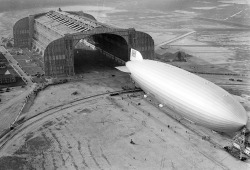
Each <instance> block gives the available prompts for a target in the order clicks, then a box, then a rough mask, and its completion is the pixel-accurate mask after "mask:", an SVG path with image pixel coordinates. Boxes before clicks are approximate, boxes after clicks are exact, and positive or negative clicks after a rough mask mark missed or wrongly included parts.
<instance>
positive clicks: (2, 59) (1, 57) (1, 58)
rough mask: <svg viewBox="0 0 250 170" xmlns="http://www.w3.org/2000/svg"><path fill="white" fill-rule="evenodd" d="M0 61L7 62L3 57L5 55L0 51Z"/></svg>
mask: <svg viewBox="0 0 250 170" xmlns="http://www.w3.org/2000/svg"><path fill="white" fill-rule="evenodd" d="M0 62H1V63H8V60H7V59H6V58H5V56H4V55H3V54H2V53H1V52H0Z"/></svg>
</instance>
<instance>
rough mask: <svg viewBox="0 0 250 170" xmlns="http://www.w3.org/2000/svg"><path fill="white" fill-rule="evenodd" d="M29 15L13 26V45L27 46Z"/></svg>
mask: <svg viewBox="0 0 250 170" xmlns="http://www.w3.org/2000/svg"><path fill="white" fill-rule="evenodd" d="M29 34H30V30H29V17H25V18H23V19H21V20H19V21H17V22H16V23H15V25H14V27H13V37H14V47H20V48H26V47H29V38H30V35H29Z"/></svg>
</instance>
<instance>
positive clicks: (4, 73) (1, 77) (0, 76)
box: [0, 68, 16, 84]
mask: <svg viewBox="0 0 250 170" xmlns="http://www.w3.org/2000/svg"><path fill="white" fill-rule="evenodd" d="M15 82H16V77H15V76H13V75H12V74H11V73H10V72H9V70H8V69H7V68H2V69H0V84H10V83H15Z"/></svg>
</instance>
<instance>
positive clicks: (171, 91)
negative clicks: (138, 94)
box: [126, 60, 247, 132]
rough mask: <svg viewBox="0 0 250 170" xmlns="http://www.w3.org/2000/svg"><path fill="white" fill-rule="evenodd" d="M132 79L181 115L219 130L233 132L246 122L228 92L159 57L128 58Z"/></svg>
mask: <svg viewBox="0 0 250 170" xmlns="http://www.w3.org/2000/svg"><path fill="white" fill-rule="evenodd" d="M126 67H127V68H128V70H129V71H130V73H131V77H132V79H133V80H134V81H135V82H136V83H137V84H138V85H139V86H140V87H141V88H142V89H143V90H144V91H145V92H146V93H149V94H151V95H153V96H154V97H155V98H156V99H157V100H159V102H161V103H162V104H163V105H165V106H167V107H169V108H170V109H172V110H173V111H174V112H176V113H178V114H179V115H180V116H182V117H184V118H186V119H188V120H191V121H193V122H195V123H197V124H199V125H201V126H204V127H207V128H210V129H213V130H215V131H220V132H233V131H237V130H239V129H240V128H242V127H243V126H244V125H246V123H247V114H246V111H245V109H244V108H243V107H242V105H241V104H240V103H239V102H238V101H236V100H235V99H234V98H233V97H232V96H231V95H230V94H229V93H228V92H226V91H225V90H223V89H222V88H220V87H219V86H217V85H215V84H213V83H212V82H209V81H207V80H205V79H203V78H201V77H199V76H196V75H194V74H192V73H190V72H187V71H185V70H182V69H179V68H177V67H174V66H171V65H169V64H165V63H162V62H158V61H153V60H140V61H129V62H127V63H126Z"/></svg>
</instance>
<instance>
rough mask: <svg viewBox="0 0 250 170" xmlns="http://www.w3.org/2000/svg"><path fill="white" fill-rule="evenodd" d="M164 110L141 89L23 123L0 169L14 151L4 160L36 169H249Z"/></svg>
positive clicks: (99, 99) (7, 149) (48, 90)
mask: <svg viewBox="0 0 250 170" xmlns="http://www.w3.org/2000/svg"><path fill="white" fill-rule="evenodd" d="M118 79H120V78H118ZM78 83H79V84H80V82H78ZM100 83H101V84H102V81H101V82H100ZM116 84H117V85H118V87H119V85H122V83H121V84H120V83H116ZM69 85H71V86H74V85H75V83H72V84H65V85H61V86H57V87H54V88H48V89H46V90H45V93H46V92H48V93H50V92H52V91H53V92H54V91H55V88H57V89H58V90H59V89H63V86H65V87H68V86H69ZM85 86H86V87H85ZM82 88H88V89H89V90H91V89H92V91H94V89H96V87H95V86H89V82H88V83H85V82H84V81H82V82H81V87H79V86H78V89H77V90H80V89H82ZM103 88H105V87H103ZM106 90H111V89H110V88H106ZM64 91H68V93H70V92H71V89H69V88H68V89H67V90H66V89H64ZM41 98H42V96H38V98H37V100H38V101H39V100H41ZM51 98H54V99H56V98H55V97H51ZM138 103H140V105H138ZM40 104H42V102H41V103H40ZM166 111H167V112H163V111H161V110H159V109H157V107H155V106H154V104H153V103H152V104H150V102H149V100H148V101H146V100H145V99H143V97H142V94H141V93H135V94H133V95H131V94H124V95H121V96H116V97H110V96H107V95H104V96H100V97H96V98H93V99H87V100H86V101H84V103H82V104H80V103H79V104H78V105H75V106H72V107H70V108H66V109H64V110H59V111H57V112H55V113H53V114H51V115H47V116H45V115H44V116H42V115H41V116H38V117H37V118H34V119H31V120H29V121H28V122H26V123H25V124H24V125H23V126H22V127H21V128H20V129H19V130H18V131H17V132H16V135H15V136H14V138H13V139H12V140H11V141H10V142H8V143H7V144H6V146H5V147H4V148H3V149H2V151H1V154H0V156H1V159H0V167H5V166H6V167H7V165H8V166H9V167H14V166H16V165H13V164H10V163H9V164H8V161H6V156H9V155H12V157H8V158H9V159H15V161H16V163H17V164H18V165H19V166H20V167H30V168H31V167H32V168H34V169H133V168H135V169H171V168H172V169H211V168H212V169H237V168H238V167H241V168H242V169H244V168H247V164H245V163H243V162H239V161H236V160H235V159H234V158H233V157H231V156H230V155H228V154H227V153H226V152H224V151H222V150H221V149H219V148H217V147H214V146H213V145H212V144H211V143H210V142H207V141H206V140H202V138H201V136H199V135H197V134H196V133H195V132H193V131H191V130H189V129H187V128H186V127H185V126H183V125H181V124H180V123H179V122H178V121H176V120H175V119H172V118H171V117H169V116H168V112H171V111H169V110H166ZM216 135H217V134H216ZM23 157H25V160H23V159H21V158H23ZM16 158H20V159H16Z"/></svg>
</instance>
